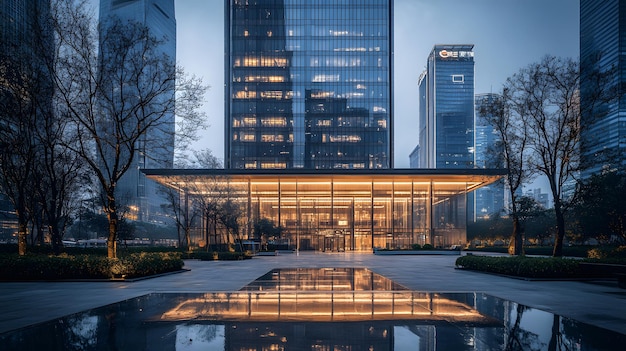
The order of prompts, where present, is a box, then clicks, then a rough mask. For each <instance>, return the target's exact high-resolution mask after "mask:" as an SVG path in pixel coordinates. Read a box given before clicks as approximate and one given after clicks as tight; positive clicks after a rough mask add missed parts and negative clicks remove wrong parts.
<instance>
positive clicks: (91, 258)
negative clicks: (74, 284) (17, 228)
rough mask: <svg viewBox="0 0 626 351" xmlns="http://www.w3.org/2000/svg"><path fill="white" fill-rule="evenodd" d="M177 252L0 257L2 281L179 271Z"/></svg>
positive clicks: (11, 255) (84, 277) (4, 255)
mask: <svg viewBox="0 0 626 351" xmlns="http://www.w3.org/2000/svg"><path fill="white" fill-rule="evenodd" d="M183 265H184V262H183V260H182V259H181V256H180V254H179V253H172V252H169V253H145V252H144V253H133V254H128V255H124V256H121V257H119V258H115V259H110V258H107V257H106V256H100V255H73V256H70V255H67V254H63V255H60V256H48V255H33V254H31V255H25V256H18V255H15V254H10V255H7V254H3V255H0V279H1V280H60V279H110V278H115V277H122V276H123V277H126V278H137V277H144V276H150V275H155V274H161V273H167V272H174V271H179V270H181V269H182V268H183Z"/></svg>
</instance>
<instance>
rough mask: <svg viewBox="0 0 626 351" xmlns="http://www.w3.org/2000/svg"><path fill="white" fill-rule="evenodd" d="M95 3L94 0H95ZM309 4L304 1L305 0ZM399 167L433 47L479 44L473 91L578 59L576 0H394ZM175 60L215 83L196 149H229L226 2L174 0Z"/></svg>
mask: <svg viewBox="0 0 626 351" xmlns="http://www.w3.org/2000/svg"><path fill="white" fill-rule="evenodd" d="M93 1H94V2H95V1H97V0H93ZM303 1H306V0H303ZM394 11H395V19H394V21H395V22H394V31H395V36H394V46H395V51H394V65H395V66H394V69H395V77H394V78H395V81H394V89H395V105H394V106H395V111H394V112H395V115H394V116H393V118H394V128H395V136H394V137H395V157H394V159H395V166H396V167H397V168H402V167H408V164H409V161H408V155H409V153H410V152H411V151H412V150H413V148H414V147H415V146H416V145H417V142H418V140H417V112H416V111H417V79H418V77H419V74H420V73H421V72H422V70H423V69H424V66H425V64H426V58H427V56H428V53H429V52H430V50H431V49H432V47H433V45H435V44H474V45H475V46H474V52H475V61H476V63H475V92H476V93H487V92H492V91H493V92H497V91H499V90H500V89H501V86H502V83H503V82H504V81H505V80H506V78H507V77H509V76H511V75H512V74H514V73H515V72H517V71H518V70H519V69H520V68H522V67H524V66H526V65H528V64H530V63H532V62H535V61H538V60H540V59H541V57H543V56H544V55H547V54H550V55H556V56H563V57H573V58H578V55H579V0H395V8H394ZM176 19H177V27H178V29H177V32H178V34H177V55H178V57H177V59H178V62H179V64H181V65H182V66H183V67H185V69H186V71H187V72H188V73H191V74H195V75H197V76H200V77H202V78H203V79H204V81H205V83H206V84H209V85H210V86H211V88H210V90H209V91H208V92H207V95H206V104H205V106H204V109H205V111H206V113H207V115H208V117H209V123H210V124H211V127H210V128H209V129H207V130H206V131H204V132H203V133H202V139H201V140H200V141H199V142H197V143H196V144H195V147H196V148H210V149H211V150H213V153H214V154H215V155H216V156H218V157H220V158H221V157H223V154H224V133H223V130H224V129H223V128H224V124H223V122H224V88H223V86H224V63H223V62H224V61H223V60H224V1H222V0H176Z"/></svg>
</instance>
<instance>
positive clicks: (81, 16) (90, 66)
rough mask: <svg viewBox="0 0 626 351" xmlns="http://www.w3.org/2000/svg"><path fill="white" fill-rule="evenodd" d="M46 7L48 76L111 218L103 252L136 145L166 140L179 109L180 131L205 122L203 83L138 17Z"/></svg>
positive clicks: (74, 4)
mask: <svg viewBox="0 0 626 351" xmlns="http://www.w3.org/2000/svg"><path fill="white" fill-rule="evenodd" d="M52 13H53V16H52V17H53V20H54V21H53V25H54V26H53V27H54V29H55V35H56V38H57V48H56V52H57V54H58V55H57V60H56V63H57V64H56V67H55V70H54V81H55V85H56V89H57V91H58V94H59V96H60V98H61V101H62V102H63V108H64V109H65V110H66V111H67V118H68V119H69V120H70V121H71V122H72V123H73V127H74V128H75V130H76V138H77V144H76V146H72V148H71V149H72V150H73V151H74V152H76V153H77V154H78V155H79V156H80V157H81V159H83V160H84V162H85V163H86V164H87V166H88V168H89V170H90V171H91V172H92V173H93V174H94V175H95V178H96V179H97V183H98V185H99V188H100V190H101V194H102V197H103V204H104V205H103V210H104V212H105V213H106V214H107V218H108V222H109V230H108V244H107V245H108V247H107V254H108V256H109V257H116V246H115V243H116V240H117V235H118V231H119V228H118V224H119V223H118V222H119V220H120V214H119V206H120V203H119V198H118V194H117V192H116V190H117V185H118V182H119V181H120V179H121V178H122V176H123V175H124V174H125V173H126V172H127V171H128V170H129V169H130V168H131V166H132V165H133V162H134V159H135V158H136V157H138V152H139V150H140V145H142V144H145V143H149V144H150V145H154V147H155V148H156V147H158V145H163V146H166V145H169V144H170V143H169V140H172V139H173V138H174V130H173V128H172V123H173V122H172V119H171V116H173V115H176V117H177V121H178V122H177V123H178V130H179V131H181V133H180V134H179V135H182V137H184V138H192V137H194V136H195V134H194V131H196V130H198V129H199V128H202V127H203V126H204V125H205V119H204V118H203V117H204V116H203V115H202V114H201V113H199V112H198V107H199V106H200V105H201V103H202V97H203V95H204V92H205V89H206V88H205V87H204V86H203V85H202V84H201V81H200V80H199V79H197V78H194V77H191V78H189V77H187V76H186V75H185V74H184V72H183V70H182V69H181V68H176V65H175V63H174V62H173V60H172V58H170V57H167V56H166V55H164V54H163V53H162V52H161V51H160V45H161V43H162V39H160V38H156V37H155V36H154V35H153V34H152V33H151V32H150V30H149V29H148V28H147V27H145V26H143V25H142V24H140V23H137V22H133V21H128V22H122V21H121V20H118V19H114V18H113V19H108V20H107V25H106V26H104V27H102V31H101V32H98V26H97V25H96V23H97V21H96V20H95V19H94V16H93V14H92V13H91V12H90V11H89V8H88V5H87V3H86V2H85V1H82V0H78V1H58V2H55V7H54V8H53V11H52ZM98 38H100V40H98ZM172 92H174V93H172ZM153 151H154V150H153ZM165 154H166V152H161V153H159V152H158V151H156V152H154V154H153V155H165Z"/></svg>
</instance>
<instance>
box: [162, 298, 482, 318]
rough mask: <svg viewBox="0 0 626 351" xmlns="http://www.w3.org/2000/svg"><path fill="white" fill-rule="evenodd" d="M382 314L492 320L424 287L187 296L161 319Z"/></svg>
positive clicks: (324, 316)
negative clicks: (401, 289) (415, 289)
mask: <svg viewBox="0 0 626 351" xmlns="http://www.w3.org/2000/svg"><path fill="white" fill-rule="evenodd" d="M191 319H200V320H202V319H205V320H215V319H217V320H268V321H280V320H301V321H362V320H382V319H420V320H454V321H468V322H477V323H489V322H490V321H491V319H490V318H487V317H484V316H483V315H481V314H480V313H478V312H477V311H476V310H474V309H472V308H471V307H470V306H468V305H465V304H463V303H460V302H458V301H454V300H450V299H447V298H444V297H442V296H439V295H438V294H431V293H421V292H367V293H366V292H335V293H327V292H324V293H315V292H313V293H311V292H249V293H248V292H236V293H229V294H223V293H216V294H210V293H209V294H204V295H201V296H200V297H195V298H189V299H187V300H185V301H182V302H180V303H179V304H178V305H177V306H175V307H173V308H171V309H169V310H168V311H165V312H164V313H163V314H161V316H160V320H162V321H180V320H191Z"/></svg>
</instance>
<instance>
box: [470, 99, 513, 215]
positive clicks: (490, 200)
mask: <svg viewBox="0 0 626 351" xmlns="http://www.w3.org/2000/svg"><path fill="white" fill-rule="evenodd" d="M498 99H500V95H498V94H493V93H487V94H476V96H475V99H474V105H475V111H476V112H475V115H474V138H475V139H474V140H475V141H474V143H475V144H474V145H475V149H474V166H475V167H476V168H483V169H487V168H502V167H503V165H501V164H497V163H498V162H500V161H501V160H502V154H503V151H504V150H503V149H502V145H501V144H499V143H498V142H499V141H500V136H499V134H498V132H497V131H496V130H495V129H494V128H493V126H492V124H491V123H489V119H488V117H489V115H488V114H489V112H488V111H490V109H489V106H491V105H493V104H494V102H496V101H498ZM470 195H471V196H469V195H468V199H469V200H473V203H469V204H468V209H469V210H470V214H469V216H468V217H469V219H470V220H473V221H476V220H477V219H481V218H482V219H487V218H490V217H491V216H493V215H497V214H499V213H501V212H502V211H503V210H504V208H505V206H504V181H503V180H502V179H501V180H499V181H497V182H494V183H491V184H489V185H487V186H484V187H482V188H480V189H477V190H475V191H474V192H472V193H471V194H470ZM469 200H468V201H469Z"/></svg>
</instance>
